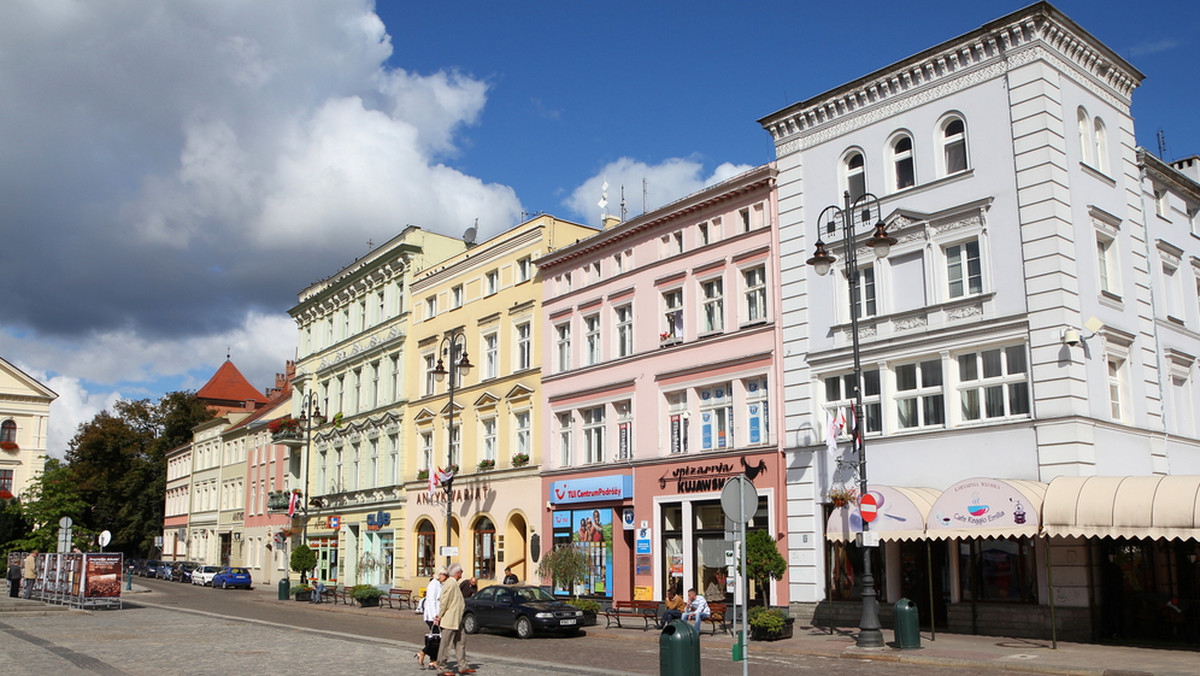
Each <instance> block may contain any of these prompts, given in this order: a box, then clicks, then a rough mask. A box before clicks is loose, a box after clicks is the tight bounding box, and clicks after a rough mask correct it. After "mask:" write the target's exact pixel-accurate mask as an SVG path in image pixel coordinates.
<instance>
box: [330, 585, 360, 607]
mask: <svg viewBox="0 0 1200 676" xmlns="http://www.w3.org/2000/svg"><path fill="white" fill-rule="evenodd" d="M325 595H326V596H328V597H329V600H330V601H333V602H334V603H337V602H339V601H340V602H342V603H344V604H346V605H350V603H351V602H352V601H353V600H354V597H352V596H350V588H349V587H330V588H329V589H327V590H325Z"/></svg>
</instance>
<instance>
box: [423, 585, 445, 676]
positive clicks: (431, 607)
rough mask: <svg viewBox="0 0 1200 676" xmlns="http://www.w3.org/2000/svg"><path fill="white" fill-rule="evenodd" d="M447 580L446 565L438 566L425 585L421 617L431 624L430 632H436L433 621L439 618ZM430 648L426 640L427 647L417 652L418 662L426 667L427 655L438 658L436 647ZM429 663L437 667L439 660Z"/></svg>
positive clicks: (433, 658)
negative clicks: (443, 587) (439, 607)
mask: <svg viewBox="0 0 1200 676" xmlns="http://www.w3.org/2000/svg"><path fill="white" fill-rule="evenodd" d="M445 581H446V569H445V567H442V568H438V569H437V572H436V573H434V575H433V578H432V579H430V580H429V584H428V585H426V586H425V598H423V599H421V611H422V615H421V617H422V619H424V620H425V624H427V625H428V626H429V632H430V633H436V632H435V629H434V624H433V621H434V620H436V619H437V615H438V606H439V605H440V604H439V603H438V600H439V599H440V598H441V596H442V583H443V582H445ZM429 650H430V646H429V643H428V641H426V644H425V647H424V648H422V649H421V650H420V651H418V652H417V664H419V665H421V666H422V667H424V666H425V656H426V655H429V659H431V660H436V659H437V649H436V648H434V649H433V652H429ZM429 664H430V666H432V667H436V665H437V662H430V663H429Z"/></svg>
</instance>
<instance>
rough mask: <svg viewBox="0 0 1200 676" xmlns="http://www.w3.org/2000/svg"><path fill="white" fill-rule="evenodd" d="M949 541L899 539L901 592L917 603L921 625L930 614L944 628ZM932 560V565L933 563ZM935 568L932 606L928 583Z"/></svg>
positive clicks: (945, 624)
mask: <svg viewBox="0 0 1200 676" xmlns="http://www.w3.org/2000/svg"><path fill="white" fill-rule="evenodd" d="M947 551H948V550H947V548H946V542H945V541H943V540H938V541H935V542H930V541H928V540H917V541H916V542H901V543H900V595H901V596H903V597H904V598H907V599H908V600H910V601H912V602H913V603H915V604H917V608H918V609H919V613H918V614H919V615H920V619H921V625H922V626H925V627H927V626H929V618H930V617H933V621H934V622H935V623H936V625H937V627H938V628H945V627H946V626H947V622H946V600H947V598H948V597H949V595H950V580H949V577H948V570H949V566H948V565H947V561H948V560H949V559H948V556H949V555H948V554H947ZM931 563H932V566H930V564H931ZM931 568H932V575H933V578H932V579H933V609H932V613H931V612H930V608H929V583H930V573H931V570H930V569H931Z"/></svg>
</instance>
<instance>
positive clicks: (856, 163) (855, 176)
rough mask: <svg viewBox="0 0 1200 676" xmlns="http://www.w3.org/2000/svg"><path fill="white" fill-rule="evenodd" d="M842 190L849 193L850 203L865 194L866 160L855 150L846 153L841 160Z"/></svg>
mask: <svg viewBox="0 0 1200 676" xmlns="http://www.w3.org/2000/svg"><path fill="white" fill-rule="evenodd" d="M842 188H843V190H848V191H850V201H851V202H853V201H854V200H856V199H858V198H859V197H862V196H863V195H864V194H866V192H867V172H866V160H865V159H864V158H863V154H862V153H861V152H859V151H857V150H855V151H852V152H850V153H848V154H847V155H846V157H845V158H844V159H843V160H842Z"/></svg>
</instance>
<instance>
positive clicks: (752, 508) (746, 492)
mask: <svg viewBox="0 0 1200 676" xmlns="http://www.w3.org/2000/svg"><path fill="white" fill-rule="evenodd" d="M721 511H723V512H725V516H726V517H728V518H729V520H730V521H732V522H734V523H748V522H749V521H750V519H753V518H754V513H755V512H757V511H758V491H757V490H755V488H754V484H752V483H750V480H749V479H747V478H746V477H745V476H743V475H741V474H739V475H737V476H735V477H733V478H732V479H730V480H729V481H726V482H725V487H724V488H722V489H721Z"/></svg>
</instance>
